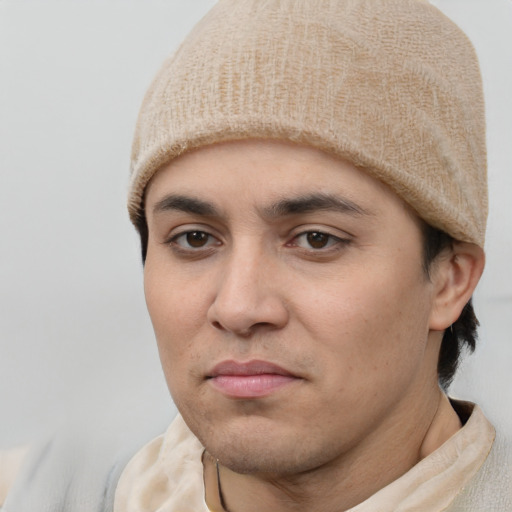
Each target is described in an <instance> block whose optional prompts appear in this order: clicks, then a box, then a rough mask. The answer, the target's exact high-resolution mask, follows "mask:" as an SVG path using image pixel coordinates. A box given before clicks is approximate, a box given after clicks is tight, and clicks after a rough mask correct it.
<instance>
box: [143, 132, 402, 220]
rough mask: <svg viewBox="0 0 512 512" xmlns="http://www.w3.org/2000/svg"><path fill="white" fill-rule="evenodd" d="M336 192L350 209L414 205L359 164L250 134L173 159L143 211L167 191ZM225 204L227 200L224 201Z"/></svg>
mask: <svg viewBox="0 0 512 512" xmlns="http://www.w3.org/2000/svg"><path fill="white" fill-rule="evenodd" d="M312 193H314V194H325V195H330V196H332V195H336V196H339V197H340V198H342V199H343V200H344V201H346V203H347V205H349V204H351V205H352V206H353V209H354V211H359V212H364V213H371V214H379V213H381V209H386V208H389V207H392V208H395V209H399V210H400V211H402V212H405V213H406V214H407V215H412V210H411V209H410V208H409V207H408V206H407V205H406V204H405V203H404V201H403V200H402V199H401V198H399V197H398V196H397V195H396V194H395V193H394V192H393V191H392V190H391V189H390V188H389V187H387V185H385V184H383V183H382V182H380V181H378V180H377V179H375V178H374V177H372V176H370V175H369V174H368V173H367V172H365V171H364V170H363V169H360V168H358V167H356V166H355V165H353V164H352V163H350V162H348V161H346V160H341V159H339V158H337V157H334V156H332V155H329V154H328V153H325V152H323V151H320V150H318V149H315V148H313V147H310V146H304V145H298V144H292V143H289V142H284V141H274V140H262V139H249V140H242V141H230V142H224V143H220V144H215V145H210V146H205V147H202V148H200V149H196V150H193V151H190V152H188V153H185V154H184V155H182V156H180V157H179V158H176V159H175V160H173V161H171V162H170V163H169V164H167V165H166V166H164V167H163V168H162V169H160V170H159V171H158V172H157V173H156V174H155V176H153V178H152V180H151V181H150V183H149V185H148V187H147V189H146V201H145V203H146V214H150V213H151V208H154V206H155V204H157V203H158V202H160V201H162V200H163V199H164V198H165V197H166V196H167V195H169V194H186V195H188V196H192V197H199V196H201V197H203V196H204V197H208V199H209V201H210V202H212V203H215V204H218V205H219V206H220V207H224V206H225V207H229V206H230V205H232V204H235V203H239V202H244V201H245V202H246V203H247V202H249V203H253V204H254V205H257V206H258V207H259V208H265V207H266V208H267V209H268V208H271V207H272V205H273V204H275V202H276V201H279V200H282V199H285V198H292V197H294V196H296V197H298V196H305V195H308V194H312ZM226 203H227V204H226Z"/></svg>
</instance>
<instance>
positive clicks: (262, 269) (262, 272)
mask: <svg viewBox="0 0 512 512" xmlns="http://www.w3.org/2000/svg"><path fill="white" fill-rule="evenodd" d="M269 260H270V258H268V257H265V256H264V254H262V253H261V252H259V253H255V252H254V251H251V250H246V251H236V252H233V253H232V254H231V256H230V257H229V258H227V259H226V261H224V263H223V268H222V271H221V272H219V281H218V283H217V290H216V292H217V293H216V295H215V297H214V299H213V301H212V304H211V306H210V307H209V309H208V313H207V318H208V322H209V323H210V325H212V326H213V327H214V328H215V329H218V330H221V331H225V332H230V333H233V334H236V335H237V336H240V337H246V338H247V337H250V336H252V335H253V334H255V333H256V332H260V331H262V330H277V329H282V328H283V327H284V326H285V325H286V324H287V323H288V318H289V312H288V309H287V306H286V300H285V299H284V297H283V294H282V290H281V286H280V285H279V282H280V279H279V269H278V268H277V267H278V265H276V264H275V263H272V262H271V261H269Z"/></svg>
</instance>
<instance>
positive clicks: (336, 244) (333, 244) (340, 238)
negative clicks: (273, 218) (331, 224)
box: [286, 226, 353, 253]
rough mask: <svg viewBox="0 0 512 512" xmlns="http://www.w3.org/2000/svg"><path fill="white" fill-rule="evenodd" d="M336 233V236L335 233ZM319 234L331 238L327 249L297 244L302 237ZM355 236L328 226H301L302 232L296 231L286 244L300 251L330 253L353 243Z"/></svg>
mask: <svg viewBox="0 0 512 512" xmlns="http://www.w3.org/2000/svg"><path fill="white" fill-rule="evenodd" d="M333 231H336V234H335V233H333ZM312 233H318V234H321V235H325V236H326V237H328V238H329V240H330V241H329V242H328V244H327V245H326V246H325V247H320V248H314V247H303V246H301V245H299V244H298V243H296V241H297V240H299V239H300V238H301V237H306V236H307V235H309V234H312ZM352 240H353V236H352V235H350V234H349V233H346V232H341V231H340V230H338V229H334V228H332V229H331V228H328V227H326V226H307V227H306V226H301V227H300V230H298V229H297V230H296V233H294V234H292V235H291V238H290V239H289V242H287V243H286V245H287V246H288V247H296V248H298V249H300V250H303V251H307V252H309V253H322V252H323V253H327V252H329V251H335V250H339V249H341V248H342V247H343V246H346V245H347V244H349V243H351V242H352Z"/></svg>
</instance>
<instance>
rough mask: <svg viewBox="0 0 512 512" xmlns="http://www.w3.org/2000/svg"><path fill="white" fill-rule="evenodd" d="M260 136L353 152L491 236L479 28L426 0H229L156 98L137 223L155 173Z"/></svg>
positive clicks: (137, 156)
mask: <svg viewBox="0 0 512 512" xmlns="http://www.w3.org/2000/svg"><path fill="white" fill-rule="evenodd" d="M256 137H258V138H271V139H285V140H288V141H292V142H297V143H303V144H308V145H310V146H314V147H316V148H319V149H321V150H324V151H326V152H328V153H331V154H334V155H337V156H339V157H341V158H344V159H348V160H349V161H351V162H352V163H354V164H355V165H357V166H360V167H362V168H364V169H365V170H366V171H367V172H369V173H370V174H371V175H373V176H374V177H376V178H377V179H379V180H381V181H383V182H384V183H386V184H387V185H388V186H390V187H391V188H392V189H393V190H394V191H395V192H396V193H397V194H398V195H399V196H400V197H402V198H403V199H404V200H405V201H406V202H407V203H409V205H411V206H412V207H413V208H414V209H415V210H416V211H417V213H418V214H419V216H420V217H422V218H423V219H424V220H425V221H427V222H428V223H429V224H432V225H433V226H435V227H438V228H441V229H443V230H444V231H446V232H447V233H449V234H450V235H452V236H453V237H454V238H455V239H458V240H462V241H468V242H474V243H476V244H478V245H480V246H483V244H484V237H485V224H486V218H487V183H486V181H487V180H486V149H485V118H484V103H483V94H482V83H481V77H480V71H479V67H478V62H477V58H476V55H475V51H474V49H473V46H472V45H471V43H470V42H469V40H468V38H467V37H466V36H465V34H464V33H463V32H462V31H461V30H460V29H459V28H458V27H457V26H456V25H454V23H452V22H451V21H450V20H449V19H448V18H446V17H445V16H444V15H443V14H442V13H441V12H440V11H439V10H437V9H436V8H435V7H433V6H432V5H430V4H429V3H428V2H427V1H426V0H425V1H424V0H220V1H219V2H218V4H217V5H216V6H215V7H214V8H213V9H212V10H211V11H210V12H209V13H208V14H207V15H206V17H205V18H203V20H202V21H201V22H199V24H198V25H197V26H196V27H195V28H194V30H193V31H192V32H191V33H190V34H189V36H188V37H187V38H186V40H185V41H184V42H183V44H182V45H181V46H180V48H179V49H178V50H177V52H176V53H175V54H174V55H173V56H172V57H170V58H169V59H168V60H167V61H166V62H165V63H164V65H163V67H162V68H161V70H160V71H159V73H158V74H157V76H156V78H155V80H154V81H153V83H152V85H151V87H150V89H149V91H148V92H147V94H146V97H145V99H144V102H143V104H142V108H141V111H140V114H139V119H138V123H137V127H136V132H135V139H134V142H133V154H132V180H131V185H130V196H129V211H130V217H131V219H132V222H134V223H135V224H137V220H138V219H139V218H140V216H141V215H143V208H144V206H143V196H144V190H145V187H146V185H147V183H148V181H149V180H150V179H151V177H152V176H153V175H154V174H155V172H156V171H158V169H159V168H161V167H162V166H163V165H164V164H166V163H168V162H169V161H170V160H171V159H173V158H176V157H177V156H178V155H180V154H182V153H184V152H186V151H188V150H191V149H193V148H197V147H200V146H204V145H207V144H212V143H215V142H220V141H228V140H236V139H245V138H256ZM212 178H213V179H214V177H212Z"/></svg>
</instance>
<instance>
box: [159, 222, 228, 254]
mask: <svg viewBox="0 0 512 512" xmlns="http://www.w3.org/2000/svg"><path fill="white" fill-rule="evenodd" d="M194 232H197V233H204V234H206V235H207V236H208V237H209V238H210V240H209V242H207V244H206V245H204V246H201V247H197V248H194V247H186V246H183V245H180V244H179V243H177V240H179V239H180V238H181V237H185V236H186V235H188V234H190V233H194ZM212 240H213V241H216V242H215V243H211V242H212ZM163 243H164V245H168V246H170V247H172V248H173V249H174V250H175V251H181V252H187V253H196V252H200V251H205V250H208V249H212V247H216V246H220V245H222V241H221V239H220V236H219V235H218V234H217V233H216V232H215V230H214V229H212V228H211V227H210V226H204V225H201V224H184V225H181V226H178V227H175V228H174V229H172V230H171V232H170V233H169V235H168V236H167V237H166V238H165V239H164V241H163Z"/></svg>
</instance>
